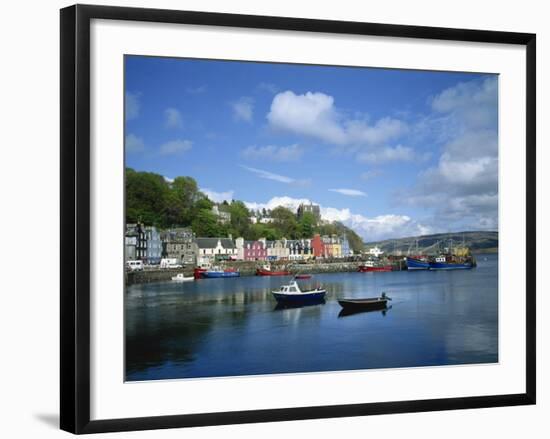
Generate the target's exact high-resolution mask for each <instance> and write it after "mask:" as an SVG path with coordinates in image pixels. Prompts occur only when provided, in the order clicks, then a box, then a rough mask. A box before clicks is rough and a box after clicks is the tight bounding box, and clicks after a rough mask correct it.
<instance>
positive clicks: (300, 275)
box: [294, 274, 311, 280]
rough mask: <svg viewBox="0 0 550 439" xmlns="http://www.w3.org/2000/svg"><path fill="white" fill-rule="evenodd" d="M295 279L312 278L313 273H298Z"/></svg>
mask: <svg viewBox="0 0 550 439" xmlns="http://www.w3.org/2000/svg"><path fill="white" fill-rule="evenodd" d="M294 279H298V280H300V279H311V274H297V275H296V276H294Z"/></svg>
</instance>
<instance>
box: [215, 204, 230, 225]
mask: <svg viewBox="0 0 550 439" xmlns="http://www.w3.org/2000/svg"><path fill="white" fill-rule="evenodd" d="M212 213H213V214H214V215H216V216H217V217H218V221H219V222H220V223H222V224H228V223H230V222H231V214H230V213H229V212H226V211H225V210H223V209H221V210H220V208H219V207H218V205H217V204H215V205H214V207H212Z"/></svg>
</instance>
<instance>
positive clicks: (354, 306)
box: [338, 293, 391, 311]
mask: <svg viewBox="0 0 550 439" xmlns="http://www.w3.org/2000/svg"><path fill="white" fill-rule="evenodd" d="M388 300H391V297H388V296H386V293H382V295H381V296H380V297H368V298H365V299H340V300H338V303H339V304H340V306H341V307H342V308H343V309H344V310H346V311H348V310H368V309H384V308H386V307H387V305H388Z"/></svg>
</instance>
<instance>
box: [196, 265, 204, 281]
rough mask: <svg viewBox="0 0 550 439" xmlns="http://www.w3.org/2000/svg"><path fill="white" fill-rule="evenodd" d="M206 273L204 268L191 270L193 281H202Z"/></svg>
mask: <svg viewBox="0 0 550 439" xmlns="http://www.w3.org/2000/svg"><path fill="white" fill-rule="evenodd" d="M205 272H206V268H199V267H197V268H195V269H194V270H193V277H194V278H195V279H202V275H203V274H204V273H205Z"/></svg>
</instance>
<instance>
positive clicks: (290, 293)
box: [271, 281, 327, 302]
mask: <svg viewBox="0 0 550 439" xmlns="http://www.w3.org/2000/svg"><path fill="white" fill-rule="evenodd" d="M326 293H327V290H325V289H322V288H316V289H314V290H309V291H302V290H300V287H299V286H298V283H297V282H296V281H292V282H290V283H289V284H288V285H283V286H282V287H281V289H279V290H277V291H272V292H271V294H273V297H275V299H276V300H277V302H322V301H324V299H325V294H326Z"/></svg>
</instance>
